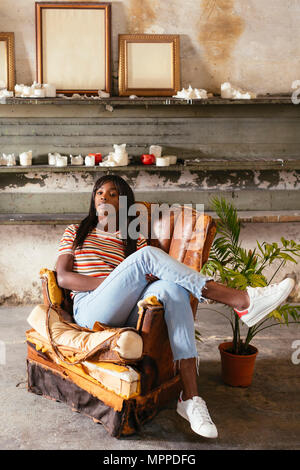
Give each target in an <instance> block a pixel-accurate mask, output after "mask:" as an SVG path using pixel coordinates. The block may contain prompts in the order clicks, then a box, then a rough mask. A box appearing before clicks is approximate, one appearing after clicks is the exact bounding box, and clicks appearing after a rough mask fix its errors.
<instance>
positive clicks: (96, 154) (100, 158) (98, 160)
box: [88, 153, 102, 165]
mask: <svg viewBox="0 0 300 470" xmlns="http://www.w3.org/2000/svg"><path fill="white" fill-rule="evenodd" d="M88 156H89V157H93V156H94V157H95V165H98V163H100V162H102V154H101V153H89V154H88Z"/></svg>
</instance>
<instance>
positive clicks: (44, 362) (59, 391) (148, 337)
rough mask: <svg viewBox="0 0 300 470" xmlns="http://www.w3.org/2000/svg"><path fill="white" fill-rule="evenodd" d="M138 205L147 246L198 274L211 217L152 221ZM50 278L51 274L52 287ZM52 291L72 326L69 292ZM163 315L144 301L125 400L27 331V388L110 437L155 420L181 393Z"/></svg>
mask: <svg viewBox="0 0 300 470" xmlns="http://www.w3.org/2000/svg"><path fill="white" fill-rule="evenodd" d="M140 204H142V205H143V206H142V208H143V210H142V211H141V214H140V215H141V217H143V218H144V219H143V221H144V223H145V224H146V226H147V228H148V234H150V237H149V238H148V244H150V245H152V246H156V247H158V248H161V249H162V250H164V251H165V252H166V253H168V254H169V255H170V256H172V257H174V258H176V259H177V260H179V261H181V262H182V263H184V264H186V265H188V266H190V267H192V268H193V269H195V270H197V271H200V269H201V268H202V266H203V264H204V263H205V262H206V261H207V259H208V255H209V251H210V248H211V245H212V242H213V239H214V235H215V230H216V229H215V223H214V222H213V220H212V218H211V217H210V216H207V215H205V214H202V213H199V212H197V211H196V210H194V209H186V208H184V207H183V206H181V207H179V206H178V207H177V209H176V210H174V211H173V212H172V213H171V217H170V218H169V215H170V214H167V216H165V215H162V214H161V215H160V217H159V218H157V217H156V218H154V217H153V210H151V209H152V208H153V205H152V204H151V203H148V202H142V203H140ZM182 217H183V219H182ZM169 220H170V227H169ZM144 227H145V225H144ZM53 279H55V273H54V276H52V283H53ZM41 280H42V288H43V296H44V304H45V305H50V304H53V299H51V292H50V288H49V276H47V275H45V274H42V275H41ZM52 288H53V285H52ZM55 289H56V292H58V293H59V296H58V299H59V300H58V303H56V305H54V308H56V309H57V311H58V312H59V313H60V315H61V316H62V318H64V320H65V321H67V322H68V321H69V322H72V321H73V320H72V303H71V301H70V298H69V295H68V292H66V291H63V290H60V289H59V288H58V287H57V286H55ZM190 300H191V306H192V310H193V313H194V316H195V314H196V310H197V305H198V300H197V299H196V298H195V297H193V296H192V294H191V295H190ZM163 314H164V310H163V306H162V305H161V304H160V303H159V302H158V301H157V299H156V298H154V299H153V298H148V299H146V301H145V302H143V305H142V306H141V307H140V309H139V319H138V323H137V325H136V330H137V331H138V333H139V334H140V335H141V337H142V340H143V354H142V358H141V359H140V360H139V361H137V362H136V363H135V364H134V366H133V369H134V371H135V372H136V373H137V374H138V377H139V379H138V386H137V387H136V388H135V389H134V392H132V393H131V395H130V393H129V392H128V394H129V395H128V394H127V396H124V393H123V392H122V390H121V388H120V389H118V390H119V391H118V390H116V389H112V388H110V389H108V388H107V386H106V385H105V382H103V383H101V382H99V381H96V380H95V379H92V378H90V379H89V376H88V375H87V374H86V370H84V367H83V368H82V369H81V370H80V371H79V369H74V368H75V367H76V366H73V367H72V366H70V367H69V366H66V365H65V364H64V363H63V362H61V361H59V360H54V359H55V358H53V355H52V354H51V348H48V349H47V348H45V347H44V348H43V345H42V344H39V342H38V341H33V340H32V330H30V331H29V332H27V343H28V357H27V370H28V390H29V391H31V392H33V393H37V394H40V395H44V396H46V397H48V398H49V397H50V398H52V399H55V400H58V401H63V402H65V403H67V404H69V405H70V406H71V407H72V409H73V410H75V411H80V412H83V413H84V414H87V415H88V416H90V417H92V418H93V419H94V421H96V422H101V423H102V424H103V425H104V426H105V428H106V429H107V431H108V432H109V433H110V434H111V435H112V436H114V437H120V436H121V435H128V434H133V433H134V432H136V431H137V430H138V429H139V427H140V426H141V425H142V424H143V423H144V422H146V421H147V420H149V419H151V418H152V417H153V416H155V414H156V413H157V411H158V410H159V409H160V408H161V407H163V406H164V404H166V403H167V402H168V401H169V400H171V399H173V398H175V396H178V393H179V391H180V389H181V383H180V376H179V374H178V372H176V371H174V363H173V357H172V351H171V348H170V343H169V339H168V333H167V327H166V323H165V321H164V315H163ZM106 367H107V366H106ZM111 367H113V366H111ZM115 367H120V366H115ZM114 380H115V378H114ZM126 385H127V384H126Z"/></svg>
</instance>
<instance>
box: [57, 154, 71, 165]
mask: <svg viewBox="0 0 300 470" xmlns="http://www.w3.org/2000/svg"><path fill="white" fill-rule="evenodd" d="M67 165H68V157H65V156H61V155H57V156H56V166H67Z"/></svg>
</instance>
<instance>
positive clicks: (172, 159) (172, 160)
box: [164, 155, 177, 165]
mask: <svg viewBox="0 0 300 470" xmlns="http://www.w3.org/2000/svg"><path fill="white" fill-rule="evenodd" d="M164 158H168V159H169V162H170V165H175V163H177V157H176V155H168V156H165V157H164Z"/></svg>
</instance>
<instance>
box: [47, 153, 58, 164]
mask: <svg viewBox="0 0 300 470" xmlns="http://www.w3.org/2000/svg"><path fill="white" fill-rule="evenodd" d="M57 155H59V153H48V165H52V166H54V165H56V157H57Z"/></svg>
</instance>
